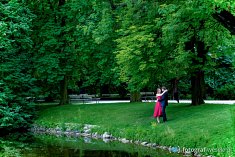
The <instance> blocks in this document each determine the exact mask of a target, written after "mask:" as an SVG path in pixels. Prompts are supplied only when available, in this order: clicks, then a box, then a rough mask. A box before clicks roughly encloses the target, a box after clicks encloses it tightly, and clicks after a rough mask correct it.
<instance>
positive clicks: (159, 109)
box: [153, 87, 168, 123]
mask: <svg viewBox="0 0 235 157" xmlns="http://www.w3.org/2000/svg"><path fill="white" fill-rule="evenodd" d="M156 99H157V102H156V105H155V108H154V114H153V117H154V118H157V123H160V117H162V118H163V122H166V121H167V118H166V106H168V91H167V89H166V87H162V89H160V88H158V89H157V94H156Z"/></svg>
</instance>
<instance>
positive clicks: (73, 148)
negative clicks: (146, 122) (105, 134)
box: [0, 135, 180, 157]
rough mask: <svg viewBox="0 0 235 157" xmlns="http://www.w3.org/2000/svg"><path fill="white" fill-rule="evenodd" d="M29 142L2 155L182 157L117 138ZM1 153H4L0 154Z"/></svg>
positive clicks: (49, 138) (43, 137) (44, 137)
mask: <svg viewBox="0 0 235 157" xmlns="http://www.w3.org/2000/svg"><path fill="white" fill-rule="evenodd" d="M33 139H34V140H33V141H32V142H30V143H18V144H17V146H16V145H15V148H13V146H9V145H8V147H6V148H4V149H2V150H5V151H9V152H5V153H3V154H4V155H3V156H7V157H10V156H19V157H156V156H160V157H179V156H180V155H179V154H176V153H170V152H169V151H165V150H160V149H153V148H147V147H143V146H138V145H135V144H123V143H120V142H118V141H112V142H104V141H102V140H96V139H90V138H71V137H56V136H49V135H35V136H34V138H33ZM0 156H1V153H0Z"/></svg>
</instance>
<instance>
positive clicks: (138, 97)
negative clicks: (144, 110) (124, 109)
mask: <svg viewBox="0 0 235 157" xmlns="http://www.w3.org/2000/svg"><path fill="white" fill-rule="evenodd" d="M130 102H142V100H141V95H140V92H139V91H134V92H131V97H130Z"/></svg>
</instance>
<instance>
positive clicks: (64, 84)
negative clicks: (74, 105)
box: [59, 76, 69, 105]
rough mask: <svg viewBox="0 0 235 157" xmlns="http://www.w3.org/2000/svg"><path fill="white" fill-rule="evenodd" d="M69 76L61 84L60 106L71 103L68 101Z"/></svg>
mask: <svg viewBox="0 0 235 157" xmlns="http://www.w3.org/2000/svg"><path fill="white" fill-rule="evenodd" d="M67 87H68V76H64V79H63V80H61V82H60V104H59V105H65V104H68V103H69V99H68V88H67Z"/></svg>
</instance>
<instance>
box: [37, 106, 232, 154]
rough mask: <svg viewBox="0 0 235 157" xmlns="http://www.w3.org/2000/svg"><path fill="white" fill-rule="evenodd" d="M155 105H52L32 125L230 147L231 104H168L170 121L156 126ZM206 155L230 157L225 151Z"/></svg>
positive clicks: (165, 142) (183, 144)
mask: <svg viewBox="0 0 235 157" xmlns="http://www.w3.org/2000/svg"><path fill="white" fill-rule="evenodd" d="M154 105H155V104H154V103H119V104H90V105H89V104H84V105H67V106H53V107H50V108H45V106H44V107H43V108H44V109H43V110H41V112H40V113H39V118H38V119H37V120H36V121H35V123H36V124H39V125H43V126H48V127H55V126H56V125H62V124H66V123H71V124H75V125H76V124H93V125H99V126H101V127H100V128H97V129H96V130H94V131H98V132H100V133H103V132H104V131H108V132H110V133H112V134H113V135H114V136H116V137H126V138H128V139H132V140H141V141H148V142H154V143H158V144H160V145H167V146H180V147H185V148H204V147H206V148H228V147H233V141H234V138H233V137H234V130H235V106H234V105H221V104H220V105H217V104H204V105H201V106H189V104H169V106H168V107H167V109H166V112H167V117H168V120H169V121H168V122H167V123H162V124H156V123H155V119H153V118H152V114H153V108H154ZM233 150H234V149H233ZM232 153H234V152H232ZM205 154H206V153H205ZM208 154H214V155H219V156H228V155H231V154H230V153H229V152H227V151H226V152H223V153H217V152H215V153H208ZM233 155H234V154H233Z"/></svg>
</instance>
